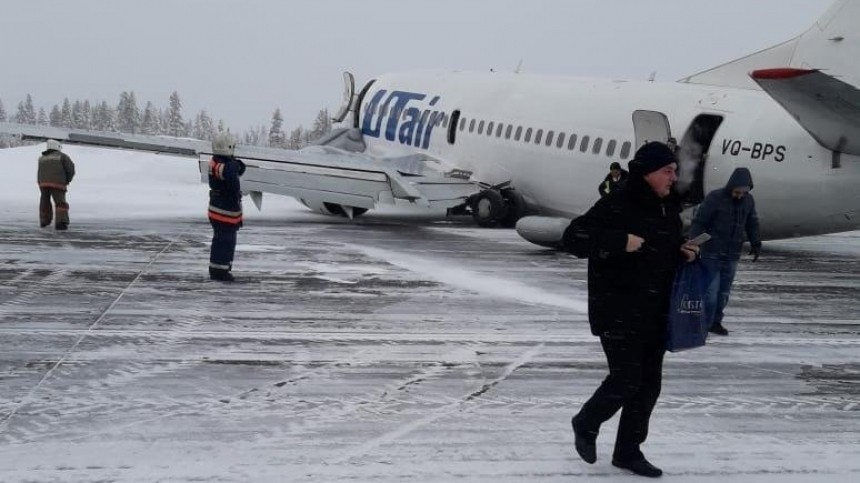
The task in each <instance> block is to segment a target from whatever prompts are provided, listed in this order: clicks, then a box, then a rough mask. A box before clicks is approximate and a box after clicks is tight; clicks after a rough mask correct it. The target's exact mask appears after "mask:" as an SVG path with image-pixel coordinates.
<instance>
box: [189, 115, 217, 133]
mask: <svg viewBox="0 0 860 483" xmlns="http://www.w3.org/2000/svg"><path fill="white" fill-rule="evenodd" d="M192 133H193V134H192V135H193V137H194V138H196V139H202V140H204V141H206V140H211V139H212V138H213V137H215V126H214V124H213V121H212V118H211V117H210V116H209V113H208V112H206V109H204V110H202V111H200V112H199V113H198V114H197V117H196V118H195V119H194V129H193V131H192Z"/></svg>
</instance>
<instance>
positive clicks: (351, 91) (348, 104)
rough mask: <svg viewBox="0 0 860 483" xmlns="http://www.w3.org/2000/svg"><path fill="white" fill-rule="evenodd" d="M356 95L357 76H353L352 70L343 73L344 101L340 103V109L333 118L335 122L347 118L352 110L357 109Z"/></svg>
mask: <svg viewBox="0 0 860 483" xmlns="http://www.w3.org/2000/svg"><path fill="white" fill-rule="evenodd" d="M354 97H355V77H353V75H352V73H351V72H344V73H343V102H342V103H341V105H340V109H338V110H337V113H335V115H334V117H333V118H332V120H333V121H334V122H343V120H344V119H345V118H346V115H347V114H348V113H349V112H350V111H353V112H354V111H355V104H354V99H353V98H354Z"/></svg>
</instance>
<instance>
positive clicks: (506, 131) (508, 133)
mask: <svg viewBox="0 0 860 483" xmlns="http://www.w3.org/2000/svg"><path fill="white" fill-rule="evenodd" d="M513 130H514V125H513V124H508V128H507V129H505V139H510V138H511V131H513Z"/></svg>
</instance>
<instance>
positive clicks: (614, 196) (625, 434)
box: [565, 142, 698, 477]
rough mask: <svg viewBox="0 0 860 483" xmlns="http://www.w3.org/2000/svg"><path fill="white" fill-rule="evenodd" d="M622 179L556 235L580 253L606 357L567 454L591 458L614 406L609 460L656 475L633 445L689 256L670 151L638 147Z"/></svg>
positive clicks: (652, 395)
mask: <svg viewBox="0 0 860 483" xmlns="http://www.w3.org/2000/svg"><path fill="white" fill-rule="evenodd" d="M629 168H630V177H629V178H628V181H627V183H626V184H625V185H624V186H622V187H621V188H620V189H619V190H617V191H614V192H612V193H610V194H609V196H607V197H605V198H602V199H600V200H599V201H598V202H597V203H596V204H595V205H594V206H593V207H592V208H591V209H590V210H588V212H587V213H586V214H585V215H583V216H581V217H579V218H577V219H575V220H574V221H573V222H572V223H571V225H570V227H569V228H568V230H567V231H566V233H565V243H566V245H567V246H568V250H570V251H571V252H574V253H579V254H583V253H588V320H589V323H590V325H591V332H592V334H594V335H597V336H599V337H600V344H601V345H602V347H603V352H604V353H605V354H606V359H607V361H608V364H609V375H608V376H607V377H606V379H604V381H603V383H602V384H601V385H600V387H599V388H598V389H597V391H595V393H594V395H593V396H591V398H590V399H589V400H588V401H586V403H585V404H584V405H583V406H582V408H581V409H580V411H579V413H578V414H577V415H576V416H574V417H573V419H572V421H571V422H572V424H573V432H574V435H575V438H576V441H575V443H576V451H577V453H579V455H580V457H582V459H583V460H584V461H585V462H587V463H594V462H595V461H596V460H597V452H596V449H597V448H596V440H597V435H598V432H599V430H600V426H601V425H602V424H603V423H604V422H606V421H607V420H608V419H609V418H611V417H612V416H613V415H614V414H615V413H616V412H617V411H618V410H619V409H620V410H621V420H620V422H619V425H618V435H617V437H616V439H615V450H614V452H613V455H612V464H613V465H614V466H616V467H619V468H624V469H627V470H630V471H632V472H633V473H636V474H638V475H642V476H648V477H658V476H660V475H662V474H663V472H662V470H660V469H659V468H657V467H656V466H654V465H652V464H651V463H650V462H649V461H648V460H647V459H645V456H644V455H643V454H642V451H641V450H640V445H641V444H642V443H644V442H645V439H646V438H647V436H648V422H649V420H650V418H651V411H652V410H653V408H654V405H655V404H656V403H657V397H658V396H659V395H660V388H661V381H662V372H663V354H664V352H665V331H666V318H667V314H668V311H669V298H670V295H671V289H672V282H673V279H674V276H675V271H676V269H677V267H678V265H679V264H680V263H681V262H682V261H683V260H686V261H692V260H695V258H696V254H697V250H698V249H697V247H693V246H687V245H684V244H683V239H682V237H681V218H680V216H679V214H680V212H681V204H680V201H679V199H678V198H677V196H676V195H675V194H674V193H673V192H672V186H673V185H674V183H675V182H676V181H677V180H678V177H677V169H678V165H677V163H676V162H675V155H674V153H673V152H672V151H671V150H670V149H669V148H668V147H667V146H666V145H665V144H663V143H659V142H651V143H647V144H645V145H644V146H642V147H641V148H640V149H639V150H638V151H637V152H636V155H635V157H634V159H633V160H632V161H631V162H630V163H629Z"/></svg>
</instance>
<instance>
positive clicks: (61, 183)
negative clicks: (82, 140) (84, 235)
mask: <svg viewBox="0 0 860 483" xmlns="http://www.w3.org/2000/svg"><path fill="white" fill-rule="evenodd" d="M74 177H75V163H73V162H72V158H70V157H69V156H68V155H66V153H64V152H63V145H62V144H60V142H59V141H57V140H55V139H48V141H47V143H46V145H45V151H43V152H42V156H40V157H39V170H38V174H37V180H38V183H39V191H40V192H41V194H42V195H41V199H40V200H39V226H41V227H42V228H45V227H46V226H48V225H50V224H51V221H52V220H53V218H54V207H53V206H52V205H51V199H52V198H53V201H54V205H56V211H57V222H56V224H55V225H54V228H56V229H57V230H68V229H69V203H68V202H66V191H67V190H68V188H69V183H71V182H72V178H74Z"/></svg>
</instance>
